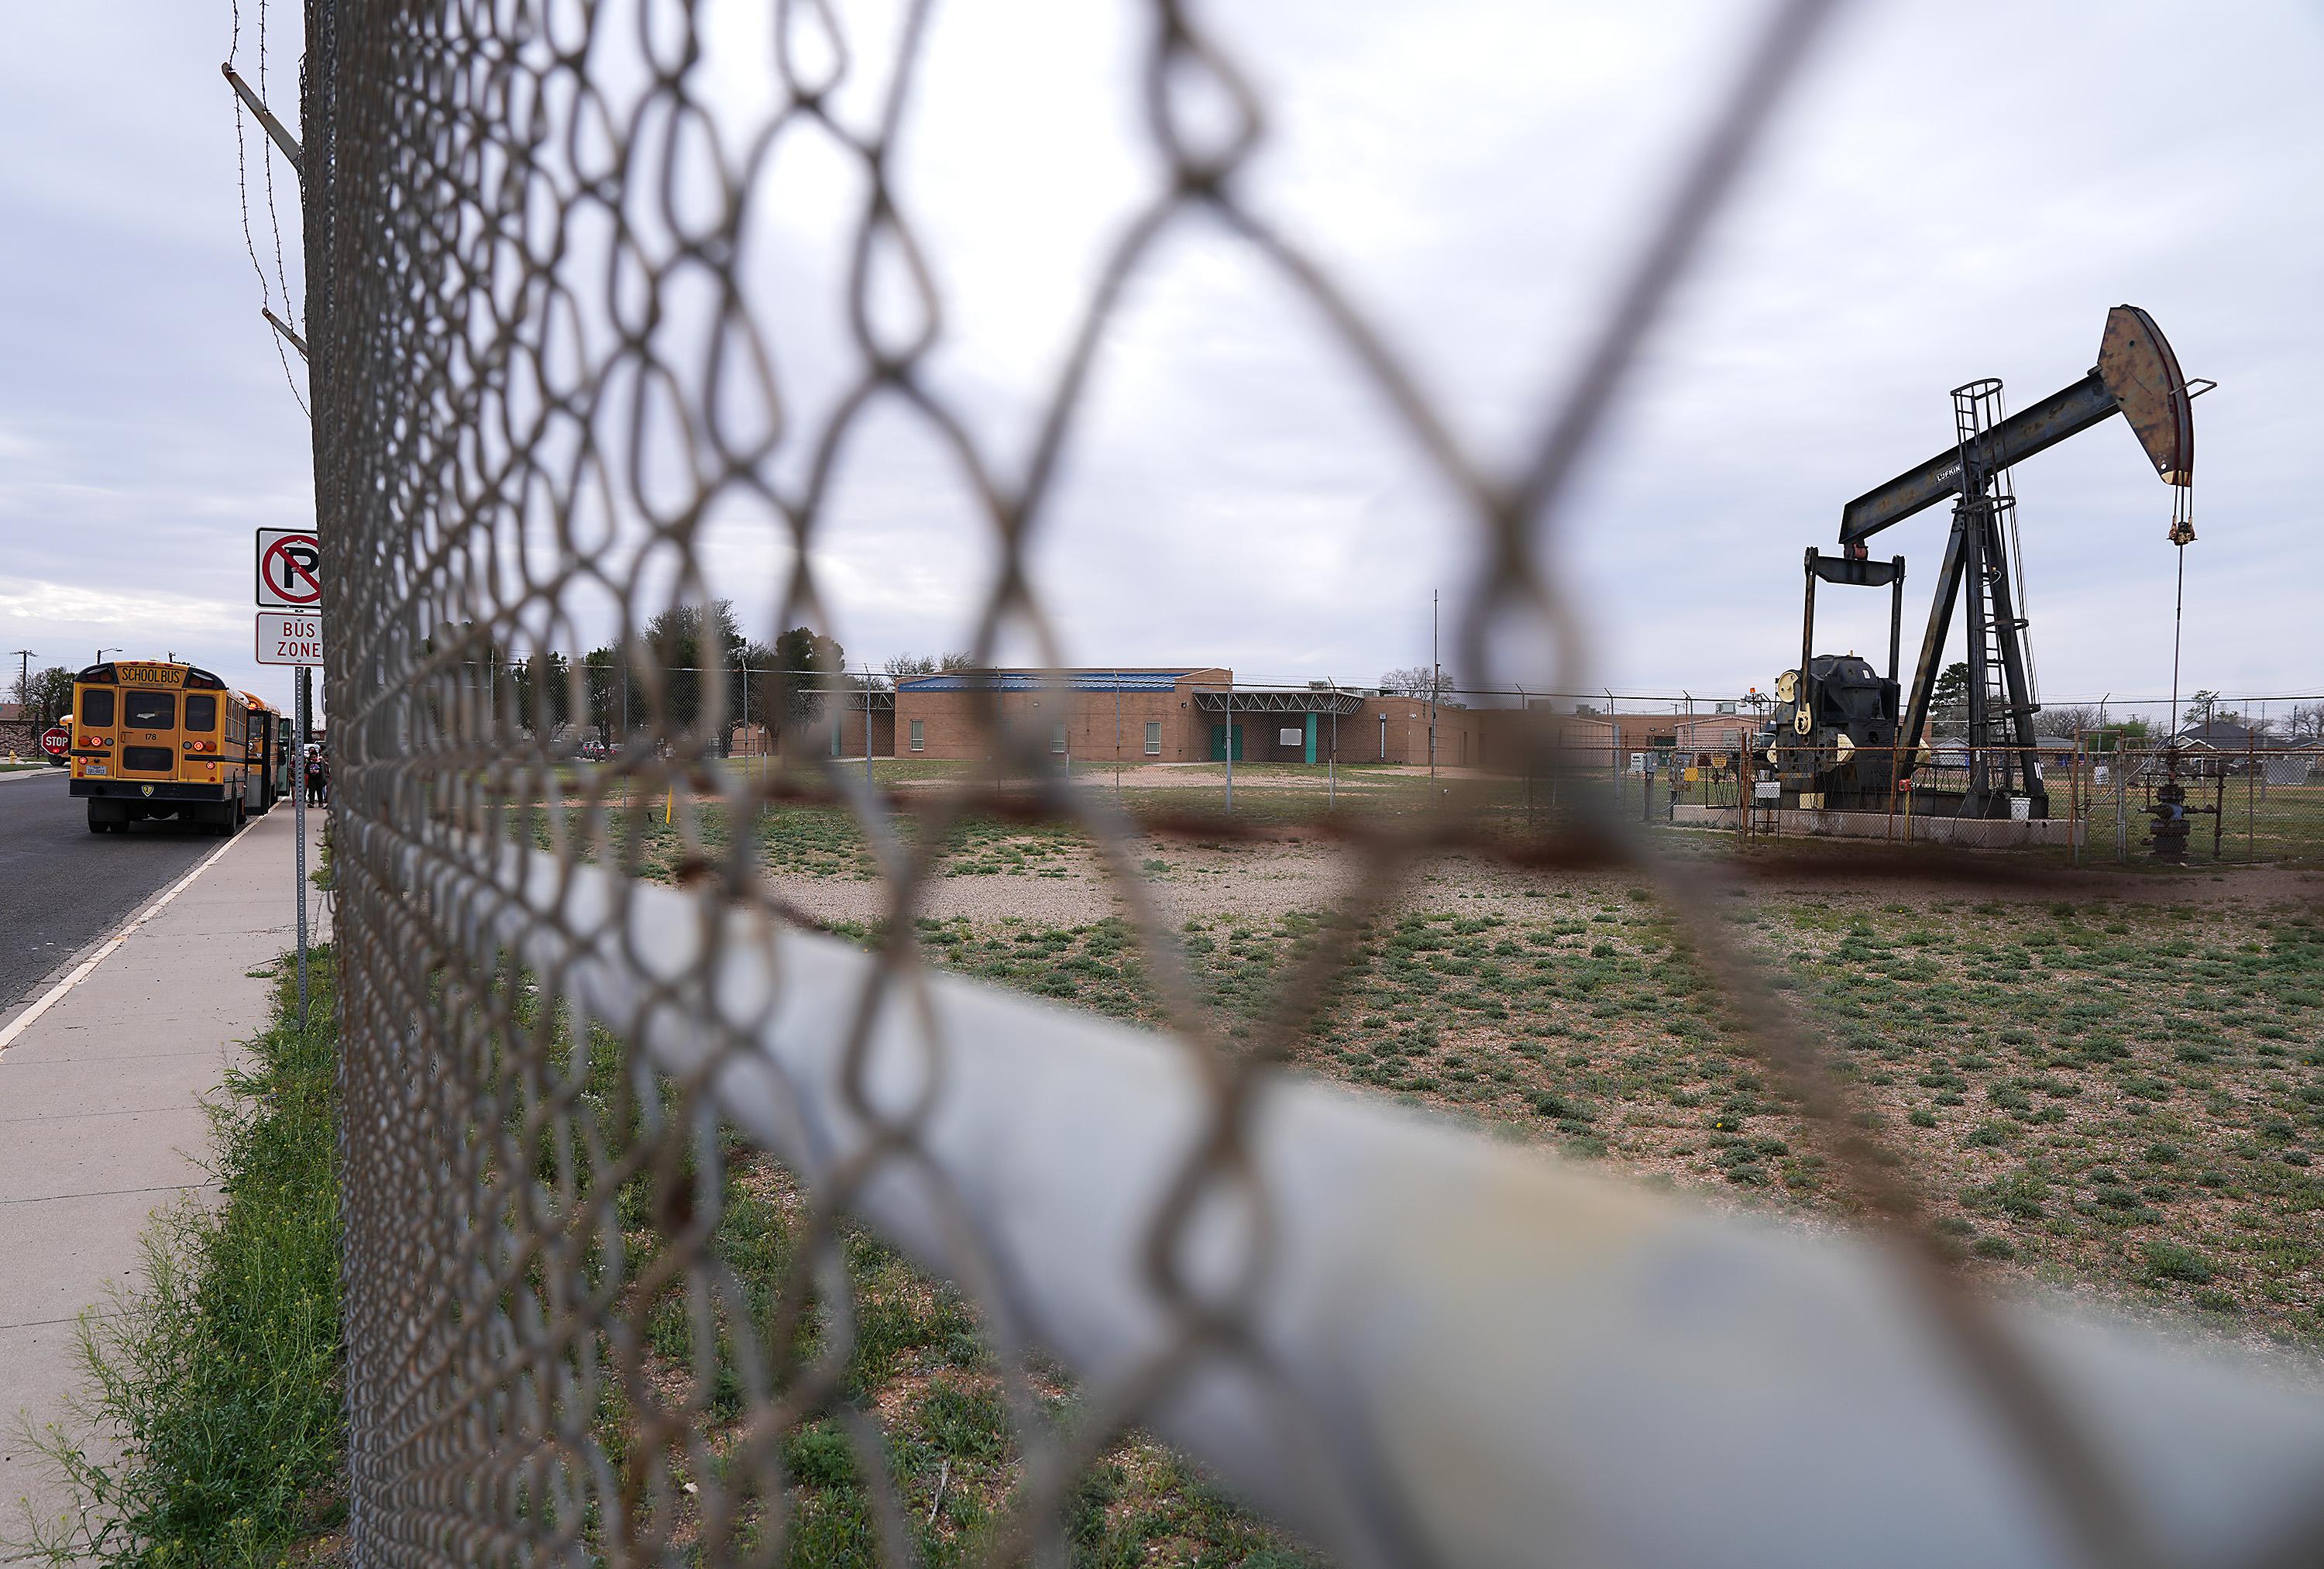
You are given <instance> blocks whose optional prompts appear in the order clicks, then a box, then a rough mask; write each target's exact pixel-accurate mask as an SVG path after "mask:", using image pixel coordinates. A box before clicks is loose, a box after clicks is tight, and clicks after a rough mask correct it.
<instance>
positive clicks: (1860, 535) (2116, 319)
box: [1840, 305, 2215, 557]
mask: <svg viewBox="0 0 2324 1569" xmlns="http://www.w3.org/2000/svg"><path fill="white" fill-rule="evenodd" d="M2213 385H2215V383H2210V382H2204V381H2198V382H2196V383H2192V384H2191V385H2190V383H2188V382H2187V381H2186V380H2185V379H2184V378H2183V377H2182V376H2181V374H2179V356H2178V355H2174V354H2172V352H2171V345H2170V343H2169V342H2168V341H2167V340H2166V339H2165V338H2164V337H2163V333H2162V331H2161V330H2160V329H2159V328H2156V327H2155V325H2154V318H2153V317H2151V316H2149V315H2147V314H2146V312H2145V311H2144V310H2141V309H2138V307H2136V306H2135V305H2117V306H2116V307H2115V308H2114V309H2112V310H2109V311H2108V312H2107V327H2106V337H2105V339H2104V340H2103V341H2102V342H2101V343H2100V344H2099V345H2098V365H2097V367H2096V368H2095V369H2093V370H2092V371H2091V372H2090V374H2088V375H2086V376H2084V377H2083V378H2082V379H2081V380H2080V381H2079V382H2076V383H2074V384H2073V385H2072V386H2070V387H2068V388H2066V389H2065V390H2064V391H2063V392H2052V394H2051V395H2050V396H2048V397H2046V398H2044V399H2043V400H2042V401H2040V402H2038V403H2034V404H2032V405H2030V406H2029V407H2027V408H2024V409H2022V410H2020V411H2018V412H2016V413H2015V414H2013V415H2011V416H2010V417H2009V418H2008V419H2006V420H2003V421H2002V422H2001V423H2000V424H1998V425H1996V426H1995V427H1994V428H1993V429H1990V430H1988V431H1987V432H1985V434H1983V435H1982V436H1980V437H1978V438H1977V439H1976V440H1975V441H1973V442H1970V443H1969V445H1968V448H1967V449H1966V450H1964V449H1963V448H1960V447H1949V448H1946V449H1945V450H1944V451H1942V452H1940V453H1938V454H1937V455H1936V456H1935V457H1932V458H1930V459H1929V460H1928V461H1927V462H1926V463H1923V464H1921V465H1920V466H1917V467H1914V468H1908V469H1906V470H1905V471H1904V473H1902V474H1900V475H1897V476H1896V477H1895V478H1894V479H1892V480H1890V481H1889V482H1888V483H1887V484H1886V485H1879V486H1877V487H1875V488H1874V489H1871V490H1868V491H1866V492H1865V493H1864V494H1862V495H1860V496H1858V497H1857V498H1856V499H1855V500H1854V501H1852V502H1850V503H1848V505H1847V507H1846V508H1845V509H1844V510H1843V511H1842V512H1840V544H1841V545H1843V546H1844V547H1846V548H1847V550H1848V553H1849V555H1851V556H1857V557H1861V556H1863V555H1864V554H1865V553H1866V552H1865V548H1864V541H1865V540H1868V539H1870V538H1871V537H1872V536H1873V535H1875V534H1877V533H1878V532H1879V531H1881V530H1883V529H1885V528H1886V527H1888V526H1889V525H1890V524H1891V523H1896V522H1902V521H1904V519H1906V518H1909V517H1911V516H1912V515H1913V514H1914V512H1920V511H1923V509H1925V508H1928V507H1932V506H1934V505H1936V504H1937V503H1939V502H1941V501H1942V500H1944V499H1945V498H1946V497H1947V496H1949V495H1959V494H1964V488H1963V484H1962V474H1961V468H1962V464H1963V461H1964V459H1966V461H1967V463H1968V465H1969V468H1970V469H1971V470H1972V471H1973V472H1972V474H1971V475H1970V477H1971V478H1975V477H1977V476H1978V475H1989V474H1993V473H1995V472H1996V471H1997V470H2000V469H2004V468H2009V467H2013V466H2015V465H2017V464H2018V463H2021V462H2023V461H2024V459H2026V458H2028V457H2033V455H2034V454H2035V453H2037V452H2046V451H2048V450H2049V449H2050V448H2052V447H2055V446H2056V445H2058V443H2059V442H2061V441H2063V440H2064V439H2065V438H2067V437H2069V436H2074V435H2079V434H2080V432H2082V431H2084V430H2087V429H2089V428H2090V427H2091V426H2093V425H2096V424H2099V423H2101V422H2102V421H2104V420H2108V419H2111V418H2112V417H2113V416H2114V415H2116V414H2117V413H2119V414H2120V415H2122V416H2123V418H2124V419H2126V420H2129V421H2130V428H2131V429H2133V430H2134V431H2135V432H2137V435H2138V441H2139V445H2140V446H2142V447H2144V448H2146V456H2147V458H2148V459H2149V461H2151V462H2152V463H2153V465H2154V472H2155V473H2156V474H2157V475H2159V476H2160V477H2161V478H2162V480H2163V484H2165V485H2191V484H2193V483H2194V476H2195V419H2194V411H2193V410H2192V409H2191V408H2190V404H2192V403H2193V401H2195V400H2196V399H2197V398H2199V397H2201V396H2202V395H2203V394H2204V393H2205V392H2209V391H2210V390H2211V388H2212V386H2213Z"/></svg>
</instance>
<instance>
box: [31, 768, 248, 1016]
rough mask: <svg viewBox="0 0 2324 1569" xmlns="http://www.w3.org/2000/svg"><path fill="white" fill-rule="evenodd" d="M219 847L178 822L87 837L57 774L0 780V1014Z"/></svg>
mask: <svg viewBox="0 0 2324 1569" xmlns="http://www.w3.org/2000/svg"><path fill="white" fill-rule="evenodd" d="M220 843H221V841H220V840H218V839H216V838H213V837H212V836H211V835H208V834H206V833H198V832H196V831H194V830H192V829H190V828H188V827H185V826H180V825H179V824H177V823H132V824H130V825H129V831H128V832H127V833H124V834H92V833H90V832H89V831H88V803H87V802H85V801H77V800H74V799H73V798H71V797H69V796H68V795H66V794H65V773H64V771H63V770H62V769H51V770H44V771H42V774H41V775H40V776H39V777H38V778H34V779H29V780H26V779H0V1017H5V1014H6V1013H7V1012H9V1011H12V1010H14V1007H15V1005H16V1004H17V1003H18V1002H21V1001H26V1000H27V998H26V996H25V994H26V993H27V992H32V990H34V989H35V988H36V987H38V986H39V985H40V983H42V981H43V980H45V979H46V978H47V977H48V975H49V974H50V973H51V971H53V970H55V969H56V968H57V967H58V966H59V965H60V964H63V963H64V962H65V961H66V960H67V959H69V958H71V957H72V956H73V955H74V954H76V953H78V951H79V950H80V949H81V948H83V947H85V946H88V944H90V943H92V942H95V941H96V940H97V938H99V937H104V936H106V935H107V934H108V933H110V932H111V931H112V930H113V929H114V928H115V927H117V926H119V925H120V924H121V922H122V921H123V920H124V918H127V917H128V916H129V915H130V914H131V913H132V912H133V911H134V910H135V909H137V907H138V906H139V905H141V904H143V903H144V902H145V901H146V900H148V899H150V898H152V896H153V895H154V894H156V893H159V892H160V891H161V890H162V889H164V888H167V887H168V886H169V885H170V884H171V883H172V882H174V881H177V880H178V879H179V878H180V877H182V876H184V875H185V874H186V873H187V872H189V871H190V870H192V868H193V864H194V863H195V862H197V861H198V860H200V859H201V858H202V857H203V856H204V855H206V854H209V852H211V851H212V850H215V849H217V847H218V845H219V844H220Z"/></svg>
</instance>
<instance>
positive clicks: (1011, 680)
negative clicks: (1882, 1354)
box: [896, 670, 1194, 692]
mask: <svg viewBox="0 0 2324 1569" xmlns="http://www.w3.org/2000/svg"><path fill="white" fill-rule="evenodd" d="M1192 674H1194V672H1193V671H1192V670H1066V671H1062V672H1058V673H1056V674H1052V673H1050V672H1049V671H1047V670H955V671H952V672H949V673H947V674H945V675H940V676H901V677H899V678H897V681H896V689H897V690H898V691H899V692H1039V691H1066V692H1167V691H1171V690H1173V689H1175V688H1176V687H1177V685H1178V683H1179V682H1180V681H1181V680H1184V679H1185V678H1186V677H1188V676H1190V675H1192Z"/></svg>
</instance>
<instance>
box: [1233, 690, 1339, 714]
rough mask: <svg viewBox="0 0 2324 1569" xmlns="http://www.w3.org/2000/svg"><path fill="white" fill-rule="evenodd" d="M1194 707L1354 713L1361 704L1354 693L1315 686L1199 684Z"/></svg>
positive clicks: (1248, 711) (1250, 711)
mask: <svg viewBox="0 0 2324 1569" xmlns="http://www.w3.org/2000/svg"><path fill="white" fill-rule="evenodd" d="M1194 706H1196V707H1198V708H1203V709H1207V710H1208V711H1209V712H1211V713H1213V714H1223V713H1226V712H1227V711H1228V710H1229V709H1232V710H1233V711H1234V712H1235V713H1237V714H1354V713H1358V712H1360V711H1361V710H1362V708H1363V706H1364V700H1363V698H1362V697H1360V695H1359V694H1357V693H1354V692H1340V691H1333V690H1332V689H1330V688H1320V689H1319V688H1314V687H1237V688H1234V689H1233V690H1232V691H1229V690H1228V689H1227V688H1224V687H1199V688H1195V690H1194Z"/></svg>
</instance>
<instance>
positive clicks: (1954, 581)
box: [1840, 305, 2213, 811]
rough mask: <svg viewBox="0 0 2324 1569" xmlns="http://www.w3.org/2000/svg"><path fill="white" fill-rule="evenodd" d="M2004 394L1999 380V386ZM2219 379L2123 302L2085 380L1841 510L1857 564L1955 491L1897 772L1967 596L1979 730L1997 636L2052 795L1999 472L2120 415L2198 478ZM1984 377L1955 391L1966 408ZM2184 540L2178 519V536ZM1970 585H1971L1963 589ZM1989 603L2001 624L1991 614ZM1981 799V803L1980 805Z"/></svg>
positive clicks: (1921, 724) (2028, 756)
mask: <svg viewBox="0 0 2324 1569" xmlns="http://www.w3.org/2000/svg"><path fill="white" fill-rule="evenodd" d="M1992 385H1993V387H1994V390H1996V391H1997V390H1998V383H1993V384H1992ZM2212 385H2213V383H2209V382H2200V381H2199V382H2196V383H2191V384H2190V383H2189V382H2188V381H2187V379H2186V378H2185V377H2184V376H2183V375H2182V374H2181V373H2180V369H2179V359H2178V356H2177V355H2174V354H2173V353H2172V349H2171V345H2170V343H2169V341H2168V340H2166V339H2165V338H2164V337H2163V334H2162V332H2161V331H2160V330H2158V329H2157V328H2156V327H2155V325H2154V320H2153V318H2152V317H2150V316H2148V315H2147V314H2146V312H2145V311H2144V310H2141V309H2138V308H2137V307H2136V306H2132V305H2117V306H2116V307H2115V308H2114V309H2112V310H2110V311H2108V312H2107V325H2106V335H2105V337H2104V338H2103V339H2102V340H2101V341H2100V343H2099V346H2098V365H2097V366H2096V367H2094V368H2093V369H2092V370H2091V371H2090V373H2089V374H2088V375H2086V376H2084V377H2083V378H2082V379H2081V380H2080V381H2079V382H2076V383H2073V384H2072V385H2071V386H2069V387H2067V388H2065V389H2063V390H2062V391H2061V392H2054V393H2052V394H2051V395H2050V396H2049V397H2047V398H2044V399H2043V400H2042V401H2040V402H2038V403H2034V404H2033V405H2031V406H2029V407H2027V408H2025V409H2023V410H2021V411H2018V412H2017V413H2015V414H2013V415H2011V416H2009V417H2008V418H2006V419H2004V420H1999V421H1997V423H1995V424H1994V425H1993V426H1992V427H1991V428H1990V429H1986V430H1983V431H1979V432H1969V431H1966V430H1965V431H1964V432H1963V434H1962V436H1961V438H1960V439H1959V440H1957V441H1956V442H1955V444H1954V445H1953V446H1952V447H1950V448H1947V449H1946V450H1945V451H1943V452H1941V453H1939V454H1938V455H1937V456H1936V457H1932V458H1930V459H1929V460H1928V461H1927V462H1925V463H1923V464H1920V465H1918V466H1915V467H1913V468H1910V469H1907V470H1905V471H1904V473H1903V474H1900V475H1897V476H1896V477H1895V478H1894V479H1892V480H1890V481H1888V483H1887V484H1886V485H1879V486H1877V487H1876V488H1874V489H1872V490H1869V491H1867V492H1866V493H1865V494H1862V495H1860V496H1858V497H1857V498H1856V499H1855V500H1854V501H1852V502H1849V503H1848V505H1847V507H1846V508H1845V509H1843V510H1842V512H1841V513H1840V545H1841V547H1842V549H1843V550H1844V552H1845V554H1846V555H1847V556H1849V557H1850V558H1854V559H1855V560H1857V561H1858V562H1864V561H1865V560H1866V558H1867V556H1868V555H1869V551H1868V549H1867V546H1866V544H1865V541H1866V540H1868V539H1870V538H1871V537H1872V536H1873V535H1874V534H1877V533H1878V532H1879V531H1881V530H1883V529H1886V528H1887V527H1889V526H1890V525H1892V524H1894V523H1897V522H1900V521H1903V520H1904V519H1905V518H1909V517H1911V516H1912V515H1913V514H1914V513H1915V512H1921V511H1923V510H1924V509H1926V508H1928V507H1932V506H1934V505H1935V504H1936V503H1939V502H1941V501H1943V500H1944V499H1945V498H1946V497H1948V496H1950V497H1953V498H1955V499H1954V503H1953V527H1952V532H1951V537H1950V539H1949V540H1947V542H1946V546H1945V557H1944V564H1943V565H1942V566H1941V568H1939V569H1938V572H1937V582H1936V593H1935V595H1934V597H1933V598H1932V601H1931V604H1930V605H1929V623H1928V629H1927V631H1926V632H1925V633H1924V634H1923V638H1922V641H1921V658H1920V661H1919V663H1918V664H1917V665H1916V666H1915V667H1914V671H1913V678H1912V686H1911V688H1910V696H1909V697H1908V698H1907V700H1906V702H1905V704H1904V714H1903V715H1902V720H1903V723H1902V725H1900V727H1899V729H1898V732H1897V736H1896V743H1897V747H1898V756H1899V768H1898V773H1899V775H1904V774H1909V773H1910V772H1911V771H1912V768H1913V761H1914V754H1915V753H1916V752H1918V750H1919V748H1920V745H1921V742H1922V739H1923V736H1924V735H1925V734H1926V732H1927V727H1928V720H1929V707H1930V704H1931V701H1932V698H1933V697H1934V695H1935V690H1936V683H1937V675H1938V671H1939V669H1940V661H1941V659H1942V658H1943V655H1944V647H1945V641H1946V639H1947V637H1948V636H1949V635H1950V632H1951V628H1952V620H1953V612H1954V609H1955V606H1956V605H1957V604H1958V603H1959V602H1960V601H1961V600H1962V599H1963V598H1964V597H1966V598H1967V600H1968V602H1969V639H1968V641H1969V667H1970V676H1969V697H1970V704H1971V707H1972V715H1971V723H1970V734H1971V737H1972V740H1976V739H1980V738H1982V737H1983V736H1984V734H1986V732H1987V720H1988V717H1989V716H1988V715H1987V712H1986V707H1985V705H1986V694H1987V689H1988V685H1989V683H1990V681H1991V679H1992V672H1990V671H1989V669H1988V666H1987V655H1988V649H1987V643H1988V635H1989V637H1990V642H1991V646H1992V650H1993V651H1995V652H1996V653H1997V657H1998V658H1999V660H2000V661H2001V669H2000V671H1999V674H2000V676H2001V679H2002V685H2003V688H2004V690H2005V692H2006V702H2007V705H2008V713H2007V715H2006V719H2007V725H2008V731H2009V740H2008V748H2009V750H2010V751H2011V752H2015V753H2016V754H2017V760H2018V767H2019V769H2020V770H2021V771H2022V775H2023V785H2024V789H2025V791H2026V793H2027V794H2029V795H2034V796H2039V795H2041V794H2042V793H2043V791H2042V789H2041V786H2040V784H2039V783H2038V782H2037V781H2038V779H2039V776H2038V775H2037V774H2036V773H2035V772H2034V764H2035V762H2036V761H2037V759H2036V755H2035V748H2034V740H2033V715H2034V713H2035V705H2034V703H2033V688H2032V683H2031V681H2030V679H2029V678H2028V675H2027V667H2026V660H2025V655H2024V637H2023V635H2022V634H2023V632H2024V613H2023V611H2022V610H2021V609H2020V608H2019V607H2018V606H2017V605H2015V604H2014V603H2013V601H2012V597H2011V593H2010V586H2009V571H2008V557H2007V553H2006V549H2007V548H2006V540H2005V538H2004V532H2003V527H2002V518H2001V516H2000V511H1999V507H2000V506H2001V505H2006V504H2007V503H2006V499H2005V500H2002V501H2000V502H1999V503H1998V504H1997V498H1996V497H1995V496H1994V495H1992V494H1989V485H1990V482H1991V481H1992V479H1993V477H1994V476H1995V475H1998V474H2001V473H2002V472H2004V471H2005V470H2006V469H2008V468H2010V467H2011V466H2014V465H2015V464H2017V463H2019V462H2021V461H2023V460H2024V459H2025V458H2028V457H2033V455H2034V454H2035V453H2037V452H2043V451H2046V450H2047V449H2049V448H2052V447H2055V446H2056V445H2057V444H2058V443H2059V442H2061V441H2063V440H2065V439H2066V438H2068V437H2070V436H2073V435H2076V434H2078V433H2080V432H2081V431H2084V430H2087V429H2089V428H2090V427H2091V426H2093V425H2097V424H2099V423H2101V422H2103V421H2105V420H2108V419H2110V418H2112V417H2113V416H2114V415H2116V414H2117V413H2119V414H2121V415H2122V416H2123V418H2124V419H2125V420H2127V421H2128V422H2129V424H2130V427H2131V429H2132V430H2133V432H2134V433H2135V434H2136V436H2137V437H2138V441H2139V445H2140V446H2141V447H2143V448H2144V449H2145V451H2146V456H2147V459H2148V461H2149V462H2151V463H2153V466H2154V471H2155V474H2156V475H2158V476H2159V477H2160V478H2161V479H2162V480H2163V483H2164V484H2165V485H2174V486H2179V487H2181V488H2182V489H2183V488H2184V487H2187V486H2190V485H2193V484H2194V474H2195V424H2194V416H2193V412H2192V409H2191V407H2190V406H2191V405H2192V403H2193V401H2194V400H2195V399H2196V398H2198V397H2200V396H2201V395H2202V394H2203V393H2204V392H2209V391H2210V389H2211V387H2212ZM1977 387H1978V384H1976V383H1972V385H1971V386H1969V387H1963V388H1960V389H1956V392H1955V398H1956V403H1957V405H1958V403H1959V401H1960V398H1961V396H1962V395H1963V394H1965V393H1974V392H1976V390H1977ZM2192 537H2193V533H2192V531H2191V530H2188V531H2185V533H2184V539H2182V538H2181V531H2180V529H2179V528H2178V527H2177V526H2175V525H2174V529H2173V533H2172V539H2173V540H2174V542H2179V543H2183V542H2184V540H2185V539H2191V538H2192ZM1867 564H1868V563H1867ZM1964 586H1969V587H1970V592H1969V594H1968V595H1963V594H1962V592H1961V590H1962V588H1963V587H1964ZM1988 598H1989V599H1990V601H1991V616H1992V621H1991V623H1990V624H1989V625H1988V623H1987V619H1986V618H1987V600H1988ZM1988 761H1990V759H1989V758H1987V757H1986V755H1985V754H1984V753H1982V752H1977V753H1974V754H1973V755H1972V757H1971V760H1970V763H1971V779H1972V784H1971V791H1970V793H1971V795H1972V796H1973V797H1977V798H1983V797H1984V796H1986V795H1987V777H1986V771H1985V768H1984V766H1983V765H1984V764H1985V763H1987V762H1988ZM1982 804H1983V803H1982V800H1981V799H1979V800H1978V801H1976V802H1974V803H1972V805H1971V808H1970V809H1971V810H1972V811H1976V810H1979V809H1981V807H1982Z"/></svg>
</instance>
